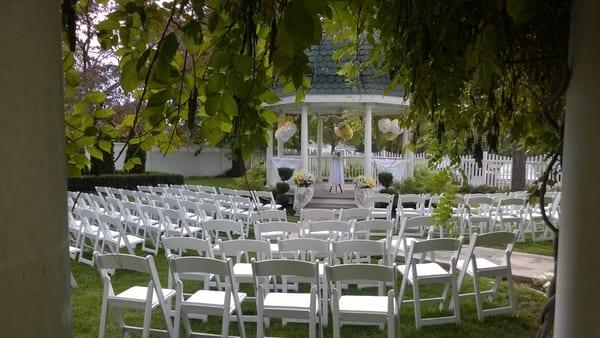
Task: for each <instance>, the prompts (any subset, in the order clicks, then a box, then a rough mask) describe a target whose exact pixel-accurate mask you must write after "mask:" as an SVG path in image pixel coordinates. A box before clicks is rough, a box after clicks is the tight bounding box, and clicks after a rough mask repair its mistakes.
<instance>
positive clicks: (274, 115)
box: [260, 110, 277, 123]
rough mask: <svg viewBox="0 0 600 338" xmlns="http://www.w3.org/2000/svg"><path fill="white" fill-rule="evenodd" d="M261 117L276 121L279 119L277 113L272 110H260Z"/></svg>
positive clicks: (271, 121)
mask: <svg viewBox="0 0 600 338" xmlns="http://www.w3.org/2000/svg"><path fill="white" fill-rule="evenodd" d="M260 117H261V118H263V119H264V120H265V121H267V122H270V123H274V122H276V121H277V113H276V112H274V111H272V110H263V111H261V112H260Z"/></svg>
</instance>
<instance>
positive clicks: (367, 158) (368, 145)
mask: <svg viewBox="0 0 600 338" xmlns="http://www.w3.org/2000/svg"><path fill="white" fill-rule="evenodd" d="M363 120H364V123H365V141H364V145H365V155H364V162H363V163H364V164H363V165H364V168H365V175H366V176H372V175H373V171H372V170H371V166H372V163H373V153H372V148H373V146H372V126H373V106H372V105H370V104H367V105H365V114H364V119H363Z"/></svg>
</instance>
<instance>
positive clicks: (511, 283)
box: [506, 271, 517, 316]
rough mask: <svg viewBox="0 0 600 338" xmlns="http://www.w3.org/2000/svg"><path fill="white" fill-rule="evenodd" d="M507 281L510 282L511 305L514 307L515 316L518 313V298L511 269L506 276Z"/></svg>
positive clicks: (509, 297) (513, 313)
mask: <svg viewBox="0 0 600 338" xmlns="http://www.w3.org/2000/svg"><path fill="white" fill-rule="evenodd" d="M506 282H507V284H508V299H509V301H510V307H511V308H512V315H513V316H514V315H515V314H516V313H517V300H516V298H515V288H514V285H513V278H512V272H511V271H509V272H508V274H507V277H506Z"/></svg>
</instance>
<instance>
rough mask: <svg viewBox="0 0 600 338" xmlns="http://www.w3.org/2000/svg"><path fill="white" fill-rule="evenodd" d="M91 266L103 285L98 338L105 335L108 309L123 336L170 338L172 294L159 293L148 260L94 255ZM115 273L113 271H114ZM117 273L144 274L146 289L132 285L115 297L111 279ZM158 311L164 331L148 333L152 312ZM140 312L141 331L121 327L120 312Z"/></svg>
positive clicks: (128, 326)
mask: <svg viewBox="0 0 600 338" xmlns="http://www.w3.org/2000/svg"><path fill="white" fill-rule="evenodd" d="M94 262H95V263H96V265H97V267H98V271H99V272H100V277H101V278H102V281H103V284H104V292H103V294H102V308H101V314H100V331H99V333H98V337H99V338H104V337H105V335H106V320H107V315H108V309H109V308H112V310H113V313H114V315H115V318H116V321H117V326H118V328H119V330H120V331H121V332H122V333H123V334H124V335H125V336H129V333H136V334H142V337H144V338H147V337H150V334H151V333H152V334H155V335H163V336H164V335H167V336H171V335H172V333H173V325H172V323H171V317H170V316H169V305H168V301H169V300H170V299H171V298H172V297H173V296H175V290H171V289H163V288H162V287H161V284H160V280H159V278H158V273H157V272H156V266H155V265H154V260H153V259H152V256H146V257H145V258H143V257H138V256H134V255H126V254H100V253H98V252H95V253H94ZM115 270H116V271H115ZM118 270H129V271H134V272H137V273H141V274H145V275H147V276H148V277H149V281H148V283H147V284H146V286H139V285H133V286H131V287H129V288H127V289H125V290H124V291H122V292H119V293H116V292H115V290H114V288H113V284H112V279H113V278H114V276H117V275H118V273H117V271H118ZM111 271H115V273H114V274H113V277H112V278H111V276H109V273H110V272H111ZM157 308H160V311H161V313H162V316H163V320H164V321H165V325H166V330H159V329H152V328H151V327H150V325H151V321H152V311H153V310H155V309H157ZM123 309H129V310H143V311H144V321H143V326H142V327H136V326H130V325H125V323H124V321H123V316H122V315H121V310H123Z"/></svg>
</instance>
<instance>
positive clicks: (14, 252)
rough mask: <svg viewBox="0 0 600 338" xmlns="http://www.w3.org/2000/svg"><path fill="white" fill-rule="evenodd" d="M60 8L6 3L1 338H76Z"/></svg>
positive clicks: (1, 55)
mask: <svg viewBox="0 0 600 338" xmlns="http://www.w3.org/2000/svg"><path fill="white" fill-rule="evenodd" d="M59 9H60V2H59V1H57V0H50V1H37V0H3V1H1V2H0V22H2V29H1V30H0V46H1V51H0V177H1V178H0V180H1V183H0V229H2V236H0V304H1V306H0V332H2V333H0V336H2V337H70V336H71V322H70V291H69V258H68V244H67V236H68V234H67V217H66V208H67V205H66V168H65V137H64V117H63V92H62V69H61V49H60V46H61V41H60V33H61V32H60V15H59Z"/></svg>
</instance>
